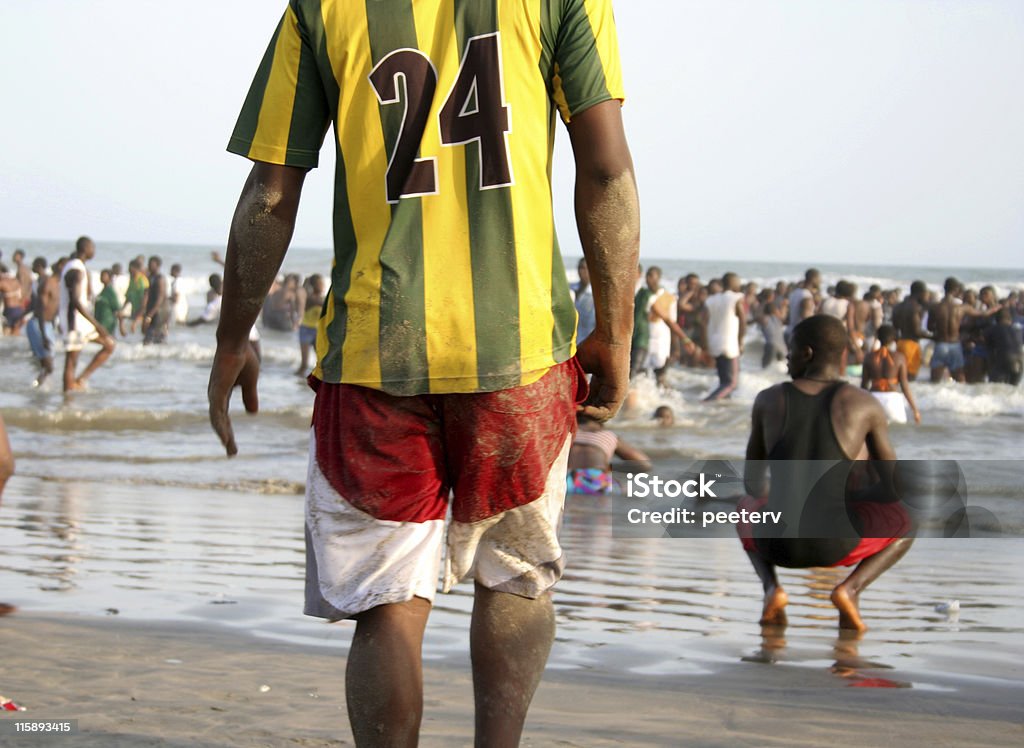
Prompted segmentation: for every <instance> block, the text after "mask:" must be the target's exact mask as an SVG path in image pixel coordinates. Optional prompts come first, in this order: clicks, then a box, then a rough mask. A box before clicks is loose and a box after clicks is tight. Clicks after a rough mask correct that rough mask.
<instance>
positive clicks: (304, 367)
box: [295, 343, 309, 374]
mask: <svg viewBox="0 0 1024 748" xmlns="http://www.w3.org/2000/svg"><path fill="white" fill-rule="evenodd" d="M299 357H300V360H299V368H298V369H296V370H295V373H296V374H305V373H306V372H308V371H309V343H299Z"/></svg>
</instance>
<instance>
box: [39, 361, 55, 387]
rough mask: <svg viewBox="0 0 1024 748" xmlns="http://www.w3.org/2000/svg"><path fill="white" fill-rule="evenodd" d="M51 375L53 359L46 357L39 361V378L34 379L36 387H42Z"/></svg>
mask: <svg viewBox="0 0 1024 748" xmlns="http://www.w3.org/2000/svg"><path fill="white" fill-rule="evenodd" d="M51 374H53V358H52V357H51V356H47V357H46V358H43V359H40V360H39V376H38V377H36V387H42V385H43V382H45V381H46V378H47V377H48V376H50V375H51Z"/></svg>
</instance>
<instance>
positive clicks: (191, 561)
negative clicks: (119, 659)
mask: <svg viewBox="0 0 1024 748" xmlns="http://www.w3.org/2000/svg"><path fill="white" fill-rule="evenodd" d="M609 502H610V500H609V498H608V497H596V498H586V499H571V500H570V503H569V504H568V506H567V507H566V512H565V517H564V524H563V533H562V538H563V544H564V547H565V553H566V559H567V571H566V574H565V577H564V579H563V581H562V582H561V583H560V585H559V587H558V588H557V591H556V595H555V605H556V611H557V615H558V633H557V641H556V644H555V648H554V650H553V652H552V657H551V660H550V665H549V667H550V668H552V669H553V670H572V669H585V670H598V671H616V672H630V673H638V674H644V675H648V674H649V675H654V676H673V675H680V674H695V673H701V672H708V671H713V670H717V669H720V668H725V667H728V666H729V664H730V663H736V662H737V661H738V660H740V659H742V660H744V661H746V662H772V663H775V664H778V665H780V666H785V667H803V668H814V669H818V670H820V671H822V672H829V671H831V672H832V673H834V674H835V675H836V678H837V681H839V682H840V683H841V684H842V685H845V684H848V683H849V684H855V683H856V684H858V685H861V686H864V685H871V684H873V683H874V684H876V685H877V684H881V681H875V680H872V679H877V678H881V677H885V678H887V679H889V680H891V681H892V682H893V683H897V684H901V683H910V682H912V683H914V685H915V687H920V685H921V684H922V683H928V682H929V680H930V678H931V677H932V676H935V675H936V674H938V673H946V674H948V673H956V672H961V673H971V672H975V673H976V674H978V675H986V676H989V677H996V678H1006V679H1010V680H1012V679H1019V674H1018V673H1016V672H1015V670H1014V668H1013V666H1012V664H1011V663H1008V662H1007V659H1006V657H1005V652H1006V651H1019V649H1020V648H1021V644H1022V642H1024V629H1022V626H1021V623H1020V620H1019V616H1018V615H1017V614H1016V609H1017V607H1018V603H1019V599H1020V595H1021V592H1022V591H1024V573H1022V571H1021V569H1020V565H1019V563H1017V562H1016V559H1018V558H1019V554H1020V552H1021V551H1022V550H1024V544H1022V543H1021V542H1020V541H1014V540H985V539H970V540H947V541H920V542H919V544H918V545H915V547H914V549H913V550H912V551H911V553H910V554H908V556H907V557H906V558H905V559H904V562H903V563H901V564H900V565H899V566H898V567H896V568H895V569H893V571H892V572H891V574H890V575H887V576H886V578H884V579H883V580H881V581H880V582H879V583H878V584H877V586H875V587H873V588H872V595H871V597H870V599H868V600H867V601H866V602H865V608H866V610H865V615H868V616H870V619H871V621H872V630H871V631H870V632H869V633H868V634H867V636H866V637H865V638H864V639H861V640H859V641H858V640H857V639H849V638H845V637H840V638H839V639H836V635H835V627H836V612H835V608H834V606H832V604H831V602H830V601H829V597H828V596H829V592H830V591H831V589H832V588H833V587H834V585H835V583H836V581H837V580H838V578H839V577H838V575H839V574H841V572H840V571H836V570H830V569H808V570H785V569H783V570H780V571H781V574H782V577H783V580H782V581H783V583H784V584H785V585H786V586H787V587H788V588H789V589H790V590H791V593H792V594H791V603H790V605H789V627H788V628H787V629H785V630H784V631H779V632H773V631H770V630H766V631H764V632H761V631H760V630H759V627H758V625H757V619H758V616H759V613H760V608H761V592H762V591H761V588H760V585H759V583H758V582H757V580H756V578H754V576H753V575H752V574H751V571H750V567H749V562H748V561H747V559H746V557H745V555H744V553H743V551H742V549H741V548H740V545H739V543H738V542H737V541H735V540H728V539H675V538H661V539H653V538H652V539H624V538H620V537H615V535H614V533H613V532H612V521H611V513H610V508H611V504H610V503H609ZM301 521H302V500H301V497H296V496H287V495H250V494H244V493H241V492H224V491H203V490H188V491H186V490H182V489H172V488H167V487H161V486H155V487H153V486H151V487H147V488H146V490H144V491H143V490H139V489H132V488H131V487H125V486H117V485H108V486H101V485H98V484H95V483H91V482H82V483H77V484H76V483H70V482H60V483H56V482H52V481H44V480H40V479H26V478H17V477H16V478H15V479H14V480H13V481H12V483H11V484H10V485H9V487H8V492H7V493H6V494H5V496H4V512H2V513H0V589H2V590H3V596H4V599H5V601H6V602H10V603H12V604H15V605H18V606H20V607H22V608H25V609H30V610H39V611H52V612H57V611H62V612H67V611H71V612H75V613H80V614H85V615H97V616H99V615H104V614H105V613H106V612H107V611H108V609H116V610H118V611H119V612H120V614H121V615H122V616H123V617H126V618H133V619H137V620H175V619H176V620H183V619H184V620H201V621H205V622H214V623H218V624H222V625H226V626H231V627H242V628H245V629H246V630H247V631H252V632H254V633H256V634H258V635H261V636H267V637H274V638H278V639H285V640H289V641H293V642H303V643H309V644H316V645H325V644H329V645H330V646H331V647H333V648H334V649H335V651H337V650H338V649H342V650H343V649H344V648H345V647H347V642H348V639H349V637H350V636H351V631H352V626H351V624H350V623H341V624H338V625H327V624H323V623H320V622H315V621H313V620H311V619H307V618H304V617H303V616H302V615H301V614H300V610H301V605H302V602H301V598H302V577H303V561H304V556H303V545H302V527H301ZM950 543H956V544H957V545H956V546H955V547H951V546H950V545H949V544H950ZM944 544H945V545H944ZM952 550H955V554H953V553H952V552H951V551H952ZM951 557H955V558H956V563H955V564H950V563H949V559H950V558H951ZM471 590H472V586H471V585H462V586H460V587H458V588H456V591H455V592H454V594H451V595H439V596H438V598H437V600H436V603H435V606H434V610H433V613H432V623H431V625H430V626H428V634H427V640H426V642H425V647H424V653H425V656H426V658H427V659H428V660H435V661H436V660H444V659H448V658H453V657H461V656H464V642H465V636H466V632H467V629H468V616H469V612H470V610H471V607H472V595H471ZM951 598H957V599H958V601H959V605H960V610H959V612H958V613H955V614H950V613H948V612H947V613H942V612H938V611H937V606H940V605H941V604H944V602H943V601H947V600H948V599H951ZM226 603H228V604H226ZM957 616H958V617H957ZM755 642H756V643H755ZM751 653H752V654H751ZM972 668H974V669H973V670H972ZM879 671H881V672H879Z"/></svg>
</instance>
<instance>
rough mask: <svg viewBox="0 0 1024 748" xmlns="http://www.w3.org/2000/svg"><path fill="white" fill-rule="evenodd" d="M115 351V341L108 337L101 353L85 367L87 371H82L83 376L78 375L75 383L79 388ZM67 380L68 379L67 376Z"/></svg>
mask: <svg viewBox="0 0 1024 748" xmlns="http://www.w3.org/2000/svg"><path fill="white" fill-rule="evenodd" d="M113 352H114V341H113V340H112V339H110V338H106V340H105V342H104V343H103V347H102V348H101V349H100V351H99V353H97V354H96V355H95V357H93V360H92V361H90V362H89V365H88V366H86V367H85V371H83V372H82V376H80V377H78V379H76V380H75V384H76V385H78V387H77V388H78V389H80V388H81V386H82V385H83V384H85V380H86V379H88V378H89V377H90V376H92V373H93V372H94V371H96V370H97V369H98V368H100V367H101V366H102V365H103V364H104V363H105V362H106V360H107V359H108V358H110V354H112V353H113ZM65 377H66V374H65ZM65 381H67V380H66V378H65Z"/></svg>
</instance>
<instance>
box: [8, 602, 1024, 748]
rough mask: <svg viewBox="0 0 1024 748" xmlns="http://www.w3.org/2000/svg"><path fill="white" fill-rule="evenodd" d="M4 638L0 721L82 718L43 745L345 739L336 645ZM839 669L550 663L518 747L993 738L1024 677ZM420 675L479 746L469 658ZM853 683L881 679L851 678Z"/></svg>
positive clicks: (99, 636) (35, 632) (460, 735)
mask: <svg viewBox="0 0 1024 748" xmlns="http://www.w3.org/2000/svg"><path fill="white" fill-rule="evenodd" d="M0 642H2V643H3V658H2V662H3V667H2V670H0V693H3V694H4V695H5V696H6V697H7V698H10V699H13V700H14V701H15V702H17V703H19V704H21V705H22V706H25V707H26V708H27V710H28V711H25V712H11V713H5V714H4V715H3V716H2V717H0V719H30V718H35V719H43V718H49V719H77V720H78V728H79V732H78V733H77V734H76V735H74V736H71V737H69V736H55V737H53V738H50V739H46V738H38V739H35V741H34V743H33V744H36V743H39V744H53V745H76V746H88V747H92V746H96V747H97V748H98V747H99V746H120V745H126V746H127V745H131V746H139V745H141V746H147V745H165V746H166V745H171V746H179V745H180V746H185V745H190V746H209V747H210V748H213V747H215V746H235V745H307V746H313V745H328V744H331V745H338V744H339V742H338V741H339V740H340V741H341V742H340V744H341V745H351V736H350V733H349V731H348V723H347V718H346V715H345V709H344V704H345V700H344V657H343V656H342V654H341V653H340V651H339V652H338V653H337V654H336V655H330V654H326V653H325V651H324V648H323V647H317V646H312V645H302V644H295V643H288V642H281V641H274V640H268V639H263V638H257V637H256V636H253V635H251V634H249V633H247V632H245V631H239V630H229V629H227V628H224V627H222V626H218V625H217V624H214V623H178V622H173V623H169V622H163V621H156V622H150V623H140V622H137V621H123V620H116V619H112V618H93V617H88V616H75V615H59V614H39V613H33V612H27V613H24V612H21V611H19V612H16V613H14V614H13V615H10V616H6V617H4V618H0ZM40 642H45V646H40ZM681 644H684V645H685V644H686V642H685V641H684V642H681ZM325 654H326V656H325ZM838 664H839V663H836V665H838ZM836 665H833V666H832V668H826V667H816V668H809V667H797V668H785V667H772V666H766V665H765V664H758V663H755V662H752V661H750V660H749V659H748V660H747V661H745V662H741V661H736V662H733V663H723V664H722V666H721V667H720V668H718V669H717V670H715V671H713V672H710V673H705V674H700V675H681V676H650V675H645V676H637V675H631V674H627V673H613V672H610V671H601V670H589V671H588V670H567V671H559V670H551V669H549V670H548V672H547V673H545V677H544V680H543V681H542V683H541V686H540V689H539V690H538V693H537V696H536V697H535V699H534V703H533V706H532V708H531V711H530V716H529V718H528V720H527V725H526V730H525V732H524V739H523V742H522V745H524V746H546V745H556V744H557V745H564V746H607V745H631V746H647V745H651V746H655V745H671V744H682V743H686V744H688V745H706V746H719V745H720V746H726V745H729V746H734V745H744V744H750V745H803V746H820V745H824V744H826V743H827V744H830V745H851V746H853V745H856V746H864V745H881V744H895V745H934V744H955V743H964V744H971V745H993V746H997V745H1008V744H1012V743H1013V742H1015V740H1016V739H1019V736H1020V727H1021V724H1020V711H1019V704H1020V701H1021V697H1022V696H1024V686H1021V685H1017V684H1014V683H1013V682H1011V681H1005V682H998V681H995V680H994V679H984V680H982V679H978V678H971V677H966V678H963V679H956V678H949V679H948V683H945V684H943V685H942V686H937V685H934V684H932V685H930V686H929V687H928V688H893V687H878V686H880V685H881V684H882V681H883V680H884V678H880V677H877V676H872V677H871V678H861V679H859V680H858V679H857V678H849V677H844V676H843V673H842V671H841V669H839V670H837V668H836ZM878 672H879V673H882V674H883V675H884V670H883V671H878ZM424 681H425V688H424V698H425V713H424V723H423V729H422V740H421V745H424V746H451V745H469V744H471V742H472V685H471V681H470V671H469V664H468V655H467V656H466V658H465V661H464V662H463V663H460V664H456V663H452V664H439V663H436V662H432V661H427V662H426V663H425V668H424ZM855 684H859V685H861V686H865V685H868V686H875V687H858V688H855V689H850V688H849V687H850V686H851V685H855ZM266 686H269V689H267V688H264V687H266ZM69 741H70V742H69Z"/></svg>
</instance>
